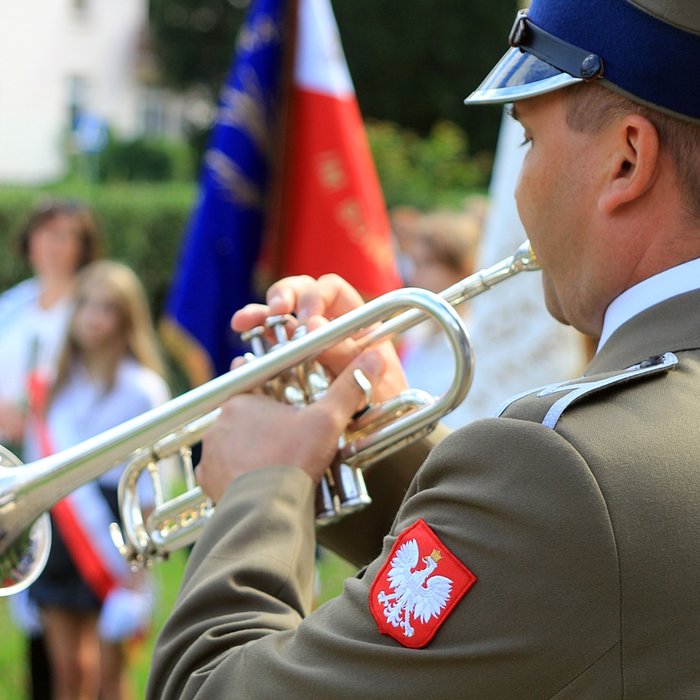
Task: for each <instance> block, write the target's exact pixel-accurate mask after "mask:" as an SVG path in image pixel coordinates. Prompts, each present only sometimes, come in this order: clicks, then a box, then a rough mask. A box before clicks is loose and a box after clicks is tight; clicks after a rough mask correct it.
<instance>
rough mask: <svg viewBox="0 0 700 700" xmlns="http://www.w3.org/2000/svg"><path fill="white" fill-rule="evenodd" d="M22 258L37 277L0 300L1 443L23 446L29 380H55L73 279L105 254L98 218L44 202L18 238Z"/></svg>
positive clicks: (74, 206)
mask: <svg viewBox="0 0 700 700" xmlns="http://www.w3.org/2000/svg"><path fill="white" fill-rule="evenodd" d="M18 242H19V251H20V255H21V258H22V260H23V261H24V262H26V263H27V264H28V265H29V266H30V267H31V269H32V272H33V274H34V276H33V277H31V278H30V279H27V280H24V281H23V282H20V283H19V284H17V285H15V286H14V287H12V288H11V289H9V290H7V291H6V292H4V293H3V294H2V295H1V296H0V330H2V333H1V334H0V362H1V363H2V366H3V368H4V370H5V371H4V372H3V373H2V376H0V438H1V439H2V440H3V443H4V444H8V443H9V444H12V445H14V446H17V448H18V449H19V446H21V443H22V438H23V434H24V421H25V417H26V412H27V409H28V387H29V377H30V375H33V374H37V373H38V374H42V375H44V376H47V377H48V378H49V379H50V378H51V377H52V376H53V370H54V367H55V362H56V357H57V354H58V350H59V348H60V347H61V345H62V343H63V340H64V338H65V333H66V328H67V323H68V318H69V316H70V314H71V312H72V309H73V293H74V290H75V277H76V274H77V272H78V270H80V268H82V267H83V266H85V265H87V264H88V263H90V262H92V261H93V260H96V259H97V258H99V257H100V256H101V252H102V235H101V232H100V228H99V226H98V223H97V221H96V218H95V216H94V214H93V213H92V212H91V211H90V209H88V208H87V207H86V206H85V205H83V204H81V203H79V202H75V201H64V200H55V201H49V202H44V203H41V204H40V205H39V206H37V207H36V208H35V209H34V210H33V211H32V212H31V213H30V214H29V217H28V219H27V221H26V223H25V224H24V226H23V228H22V229H21V231H20V234H19V241H18Z"/></svg>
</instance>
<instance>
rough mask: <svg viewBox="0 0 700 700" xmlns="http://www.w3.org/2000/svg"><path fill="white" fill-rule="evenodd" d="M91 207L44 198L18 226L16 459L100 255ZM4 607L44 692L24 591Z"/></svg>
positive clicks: (7, 366) (7, 436) (13, 351)
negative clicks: (83, 283) (24, 270)
mask: <svg viewBox="0 0 700 700" xmlns="http://www.w3.org/2000/svg"><path fill="white" fill-rule="evenodd" d="M102 247H103V246H102V233H101V229H100V226H99V224H98V221H97V219H96V217H95V215H94V213H93V212H92V211H91V210H90V209H89V208H88V207H87V206H85V205H84V204H82V203H81V202H78V201H74V200H65V199H51V200H48V201H43V202H41V203H39V204H38V205H37V206H36V207H34V209H33V210H32V211H31V212H30V213H29V215H28V216H27V219H26V221H25V223H24V225H23V226H22V228H21V230H20V231H19V235H18V251H19V255H20V257H21V259H22V261H23V262H25V263H26V264H28V265H29V267H30V268H31V270H32V272H33V276H32V277H31V278H29V279H26V280H24V281H22V282H20V283H19V284H17V285H15V286H14V287H12V288H11V289H8V290H7V291H5V292H4V293H3V294H2V295H0V331H2V332H0V364H2V367H3V370H4V371H3V373H2V375H0V442H1V443H2V444H3V445H4V446H5V447H7V448H8V449H10V450H11V451H12V452H14V453H15V454H17V455H18V456H19V457H22V458H23V449H22V442H23V439H24V428H25V421H26V417H27V412H28V411H29V410H30V403H29V389H30V385H31V384H33V383H34V382H36V381H37V380H38V381H40V382H41V381H44V382H48V381H51V379H52V378H53V373H54V370H55V364H56V358H57V355H58V351H59V349H60V347H61V345H62V343H63V341H64V338H65V334H66V329H67V325H68V319H69V317H70V314H71V312H72V309H73V294H74V291H75V278H76V275H77V273H78V271H79V270H80V269H81V268H82V267H83V266H85V265H87V264H89V263H91V262H92V261H94V260H96V259H98V258H99V257H100V256H101V254H102ZM11 611H12V613H13V616H14V618H15V620H16V622H17V623H18V624H19V626H20V627H21V628H22V629H23V630H24V631H25V632H26V633H27V634H28V636H29V657H30V659H29V667H30V685H31V696H32V698H34V700H45V699H48V698H50V697H51V676H50V673H49V668H48V663H47V659H46V651H45V648H44V644H43V638H42V634H41V626H40V623H39V621H38V618H37V616H36V613H35V611H34V610H33V609H32V607H31V605H29V604H28V600H27V597H26V592H23V593H20V594H18V595H17V596H14V597H13V599H12V602H11Z"/></svg>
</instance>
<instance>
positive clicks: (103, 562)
mask: <svg viewBox="0 0 700 700" xmlns="http://www.w3.org/2000/svg"><path fill="white" fill-rule="evenodd" d="M49 387H50V380H49V378H48V377H47V376H46V375H45V374H42V373H39V372H36V371H35V372H32V373H31V374H30V377H29V409H30V410H29V416H30V420H31V421H32V422H33V424H34V429H35V430H36V434H37V437H38V442H39V445H40V450H41V455H42V456H43V457H46V456H48V455H51V454H53V453H54V452H55V449H54V447H53V440H52V439H51V434H50V431H49V427H48V424H47V421H46V408H47V403H48V401H47V400H48V393H49ZM51 516H52V518H53V520H54V523H55V525H56V527H57V528H58V530H59V532H60V533H61V536H62V538H63V540H64V542H65V543H66V547H67V548H68V552H69V553H70V555H71V558H72V559H73V562H74V563H75V565H76V567H77V569H78V571H79V572H80V575H81V576H82V578H83V580H84V581H85V582H86V583H87V584H88V585H89V586H90V588H91V590H92V591H93V593H94V594H95V596H96V597H97V598H98V599H99V600H100V601H101V602H103V601H104V600H105V598H106V597H107V595H108V594H109V593H110V592H111V591H113V590H114V589H115V588H116V587H117V586H118V585H119V582H120V581H121V580H123V579H124V578H125V577H126V576H127V575H128V565H127V563H126V562H125V561H124V559H123V558H122V556H121V554H119V552H118V550H117V548H116V547H115V546H114V543H113V542H112V539H111V537H110V534H109V526H110V523H112V522H113V521H114V514H113V513H112V509H111V508H110V507H109V504H108V503H107V502H106V501H105V498H104V496H103V495H102V493H101V491H100V487H99V486H98V484H97V483H96V482H94V481H93V482H90V483H88V484H84V485H83V486H80V487H79V488H78V489H76V490H75V491H73V492H72V493H71V494H70V495H68V496H66V498H64V499H62V500H61V501H59V502H58V503H57V504H56V505H55V506H54V507H53V508H52V509H51Z"/></svg>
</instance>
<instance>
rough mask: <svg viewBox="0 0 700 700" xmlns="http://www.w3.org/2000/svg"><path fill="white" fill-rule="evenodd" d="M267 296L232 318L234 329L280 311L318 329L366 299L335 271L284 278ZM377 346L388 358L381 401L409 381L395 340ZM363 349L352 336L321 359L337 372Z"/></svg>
mask: <svg viewBox="0 0 700 700" xmlns="http://www.w3.org/2000/svg"><path fill="white" fill-rule="evenodd" d="M266 298H267V304H248V305H247V306H245V307H243V308H242V309H240V310H239V311H237V312H236V313H235V314H234V316H233V319H232V321H231V327H232V328H233V330H234V331H237V332H239V333H241V332H244V331H247V330H250V329H251V328H253V327H255V326H259V325H262V324H263V323H264V322H265V319H267V318H268V317H269V316H274V315H279V314H294V315H295V317H296V320H297V322H298V323H300V324H305V325H306V326H307V327H308V329H309V330H314V329H316V328H318V327H319V326H321V325H323V324H325V323H327V322H328V321H331V320H333V319H335V318H338V317H339V316H342V315H343V314H346V313H348V312H349V311H352V310H353V309H356V308H359V307H361V306H363V305H364V303H365V301H364V299H363V298H362V297H361V296H360V294H359V292H358V291H357V290H356V289H355V288H354V287H352V286H351V285H350V284H349V283H348V282H346V281H345V280H344V279H343V278H342V277H339V276H338V275H335V274H328V275H323V276H321V277H319V278H318V279H314V278H313V277H309V276H308V275H299V276H296V277H287V278H284V279H282V280H280V281H278V282H276V283H275V284H273V285H272V286H271V287H270V289H269V290H268V291H267V295H266ZM375 349H376V350H378V351H379V353H380V354H381V356H382V357H383V358H384V362H385V370H384V372H383V375H382V378H381V381H380V382H379V383H378V384H375V386H374V387H373V401H375V402H381V401H385V400H387V399H389V398H392V397H394V396H396V395H397V394H398V393H399V392H401V391H403V390H404V389H406V387H407V383H406V378H405V376H404V372H403V368H402V367H401V362H400V360H399V357H398V355H397V354H396V349H395V347H394V345H393V343H392V342H391V341H385V342H383V343H380V344H378V345H377V346H376V348H375ZM359 353H360V348H359V346H358V344H357V342H355V341H354V340H353V339H351V338H348V339H346V340H343V341H342V342H340V343H337V344H336V345H335V346H333V347H332V348H330V349H329V350H327V351H326V352H324V353H323V354H322V355H321V356H320V357H319V360H320V362H321V363H322V364H323V365H324V367H326V369H328V370H329V371H330V372H331V373H332V374H333V375H334V376H337V375H339V374H340V373H341V372H342V371H343V369H344V368H345V367H346V366H347V365H348V363H350V362H351V361H352V360H353V358H355V357H357V355H358V354H359Z"/></svg>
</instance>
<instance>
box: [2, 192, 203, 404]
mask: <svg viewBox="0 0 700 700" xmlns="http://www.w3.org/2000/svg"><path fill="white" fill-rule="evenodd" d="M195 193H196V188H195V186H194V184H193V183H191V182H190V183H163V184H156V183H150V184H146V183H138V184H136V185H134V184H111V185H96V184H90V183H85V182H67V183H63V184H60V185H55V186H52V187H46V188H40V189H36V188H29V187H0V245H2V247H3V250H5V251H8V253H7V254H6V255H4V256H1V257H0V290H4V289H7V288H9V287H10V286H12V285H13V284H16V283H17V282H19V281H20V280H22V279H24V278H26V277H27V276H29V274H30V270H29V269H28V268H27V267H26V265H24V264H23V263H22V262H21V260H20V258H19V255H18V254H17V253H15V250H16V246H15V244H14V243H15V239H16V234H17V233H18V231H19V229H20V226H21V225H22V223H23V221H24V219H25V217H26V216H27V214H28V213H29V211H30V210H31V209H32V208H33V207H34V206H35V204H36V203H37V202H38V201H40V200H41V199H42V198H46V197H51V196H54V197H56V196H58V197H69V198H76V199H80V200H82V201H84V202H85V203H87V204H88V205H89V206H91V207H92V208H93V210H94V211H95V212H96V214H97V216H98V218H99V221H100V224H101V226H102V229H103V233H104V238H105V249H106V250H105V252H106V255H108V256H109V257H111V258H115V259H117V260H121V261H122V262H125V263H127V264H128V265H130V266H131V267H132V268H133V269H134V270H135V271H136V273H137V274H138V275H139V277H140V279H141V281H142V282H143V284H144V287H145V289H146V293H147V295H148V299H149V301H150V304H151V311H152V313H153V317H154V319H155V320H158V319H159V318H160V316H161V315H162V312H163V307H164V305H165V301H166V298H167V294H168V291H169V289H170V283H171V280H172V276H173V273H174V271H175V269H176V266H177V260H178V254H179V251H180V240H181V238H182V234H183V233H184V231H185V228H186V226H187V220H188V218H189V216H190V212H191V210H192V207H193V205H194V201H195ZM170 380H171V385H172V388H173V390H174V391H175V392H176V393H179V391H182V390H184V389H185V388H187V387H186V381H185V379H184V377H183V375H182V371H181V369H180V368H178V367H176V366H175V365H174V364H173V363H172V362H171V366H170Z"/></svg>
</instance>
